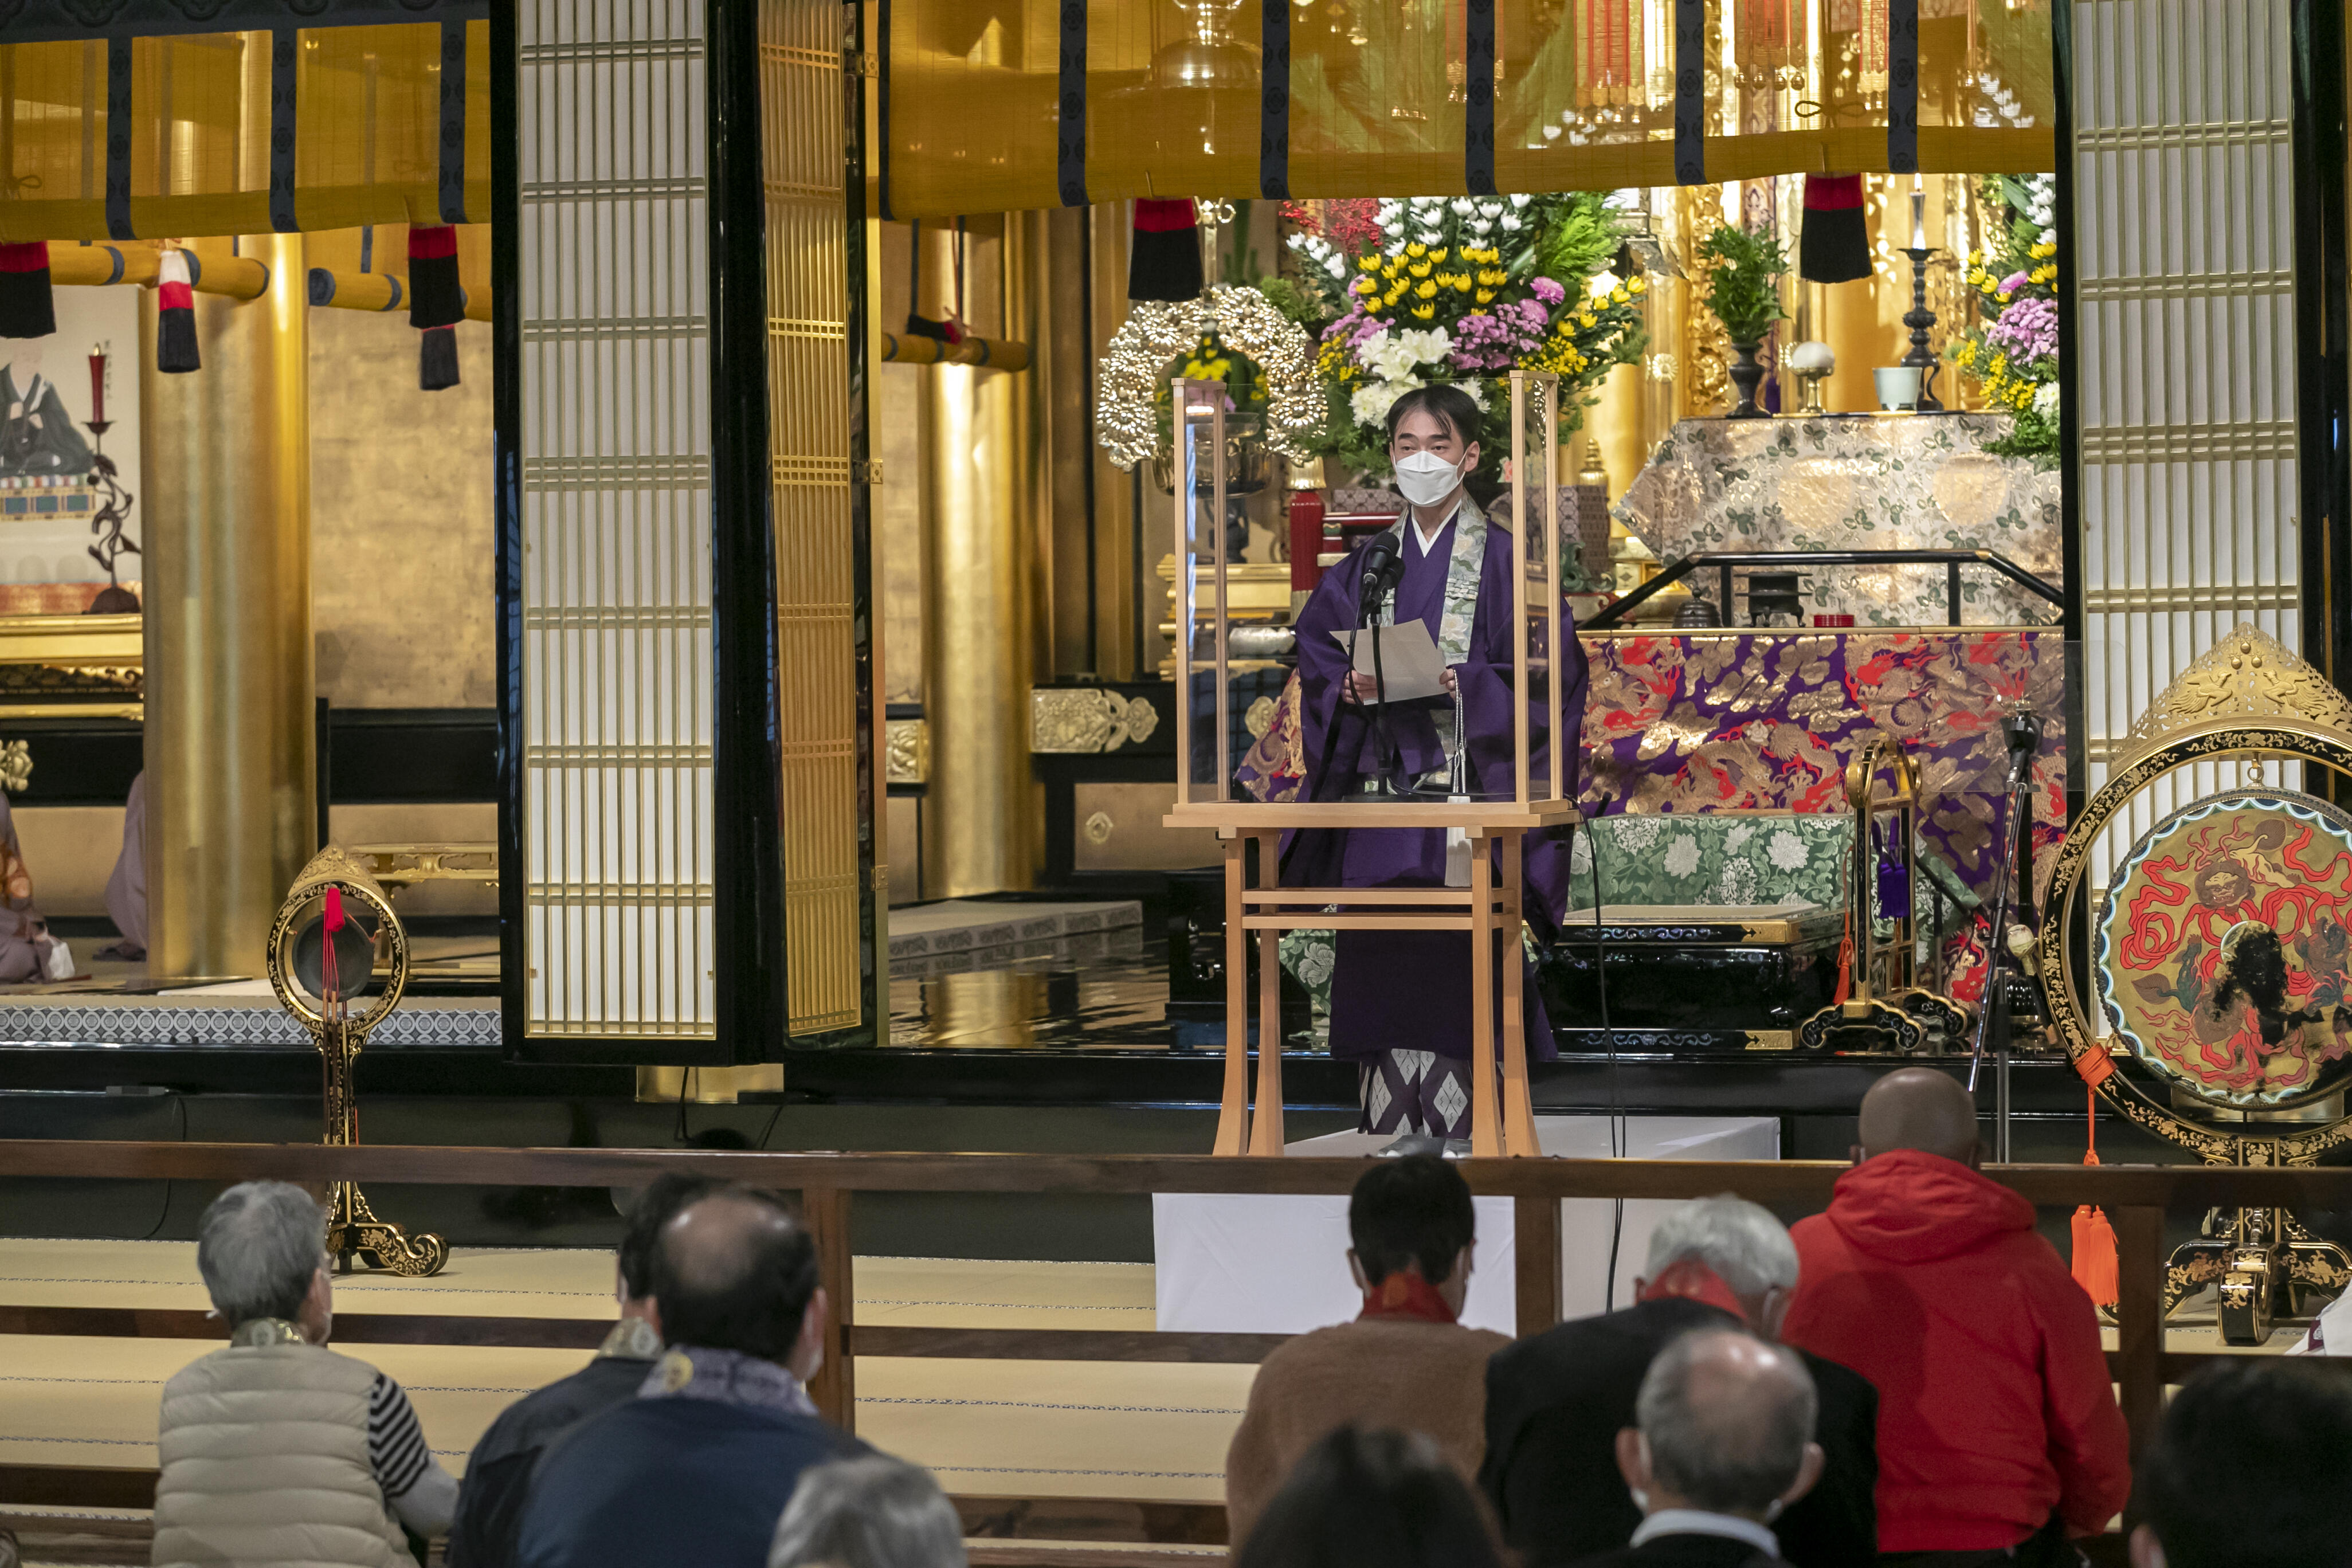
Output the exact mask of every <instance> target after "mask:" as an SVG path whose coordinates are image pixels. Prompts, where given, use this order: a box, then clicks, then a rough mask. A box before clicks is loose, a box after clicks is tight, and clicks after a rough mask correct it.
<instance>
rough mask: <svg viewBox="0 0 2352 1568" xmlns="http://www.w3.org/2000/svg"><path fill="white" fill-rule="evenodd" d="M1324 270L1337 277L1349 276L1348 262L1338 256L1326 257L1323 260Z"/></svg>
mask: <svg viewBox="0 0 2352 1568" xmlns="http://www.w3.org/2000/svg"><path fill="white" fill-rule="evenodd" d="M1323 270H1324V271H1326V272H1328V273H1329V274H1330V275H1331V276H1332V277H1333V278H1335V279H1341V278H1345V277H1347V276H1348V263H1347V262H1346V261H1345V260H1344V259H1343V258H1339V257H1337V256H1330V257H1326V258H1324V260H1323Z"/></svg>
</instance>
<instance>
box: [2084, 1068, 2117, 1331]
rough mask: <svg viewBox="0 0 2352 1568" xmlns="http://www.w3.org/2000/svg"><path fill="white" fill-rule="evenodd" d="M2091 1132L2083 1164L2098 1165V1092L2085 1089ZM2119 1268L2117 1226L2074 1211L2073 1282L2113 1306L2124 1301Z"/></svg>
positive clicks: (2087, 1211)
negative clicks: (2117, 1261) (2117, 1260)
mask: <svg viewBox="0 0 2352 1568" xmlns="http://www.w3.org/2000/svg"><path fill="white" fill-rule="evenodd" d="M2084 1093H2085V1096H2086V1097H2087V1099H2088V1100H2089V1101H2090V1105H2089V1111H2090V1121H2091V1131H2090V1134H2089V1136H2088V1137H2087V1138H2086V1139H2085V1140H2084V1149H2083V1163H2084V1164H2085V1165H2095V1164H2097V1163H2099V1148H2098V1140H2099V1091H2098V1090H2097V1089H2095V1088H2086V1089H2085V1090H2084ZM2120 1273H2121V1271H2120V1269H2119V1268H2118V1266H2117V1264H2116V1227H2115V1226H2111V1225H2109V1224H2108V1223H2107V1215H2106V1211H2105V1210H2104V1209H2100V1208H2095V1207H2093V1206H2092V1205H2089V1204H2084V1205H2081V1206H2080V1207H2078V1208H2077V1209H2075V1211H2074V1283H2075V1284H2077V1285H2080V1286H2081V1287H2082V1288H2083V1292H2084V1295H2087V1296H2088V1297H2090V1298H2091V1300H2092V1302H2093V1303H2094V1304H2095V1305H2097V1306H2101V1307H2112V1306H2114V1305H2115V1304H2116V1302H2118V1301H2120V1300H2122V1299H2123V1285H2122V1282H2121V1279H2120Z"/></svg>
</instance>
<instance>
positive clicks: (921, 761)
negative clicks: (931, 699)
mask: <svg viewBox="0 0 2352 1568" xmlns="http://www.w3.org/2000/svg"><path fill="white" fill-rule="evenodd" d="M882 759H883V777H884V780H885V782H887V783H889V784H929V783H930V782H931V726H930V721H929V720H925V719H891V720H887V721H884V723H883V725H882Z"/></svg>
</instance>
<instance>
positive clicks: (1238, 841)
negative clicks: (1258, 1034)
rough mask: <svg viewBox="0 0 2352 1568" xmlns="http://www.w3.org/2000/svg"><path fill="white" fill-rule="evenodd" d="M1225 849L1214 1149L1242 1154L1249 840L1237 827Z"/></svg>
mask: <svg viewBox="0 0 2352 1568" xmlns="http://www.w3.org/2000/svg"><path fill="white" fill-rule="evenodd" d="M1223 847H1224V851H1225V1092H1224V1099H1223V1103H1221V1104H1220V1105H1219V1106H1218V1108H1217V1146H1216V1148H1215V1150H1214V1151H1213V1152H1215V1153H1219V1154H1240V1153H1243V1152H1246V1151H1247V1149H1248V1147H1249V933H1248V932H1247V931H1244V930H1243V929H1242V914H1243V910H1244V908H1245V906H1244V904H1243V902H1242V891H1243V888H1244V879H1246V877H1247V875H1248V872H1249V864H1248V861H1247V860H1246V859H1245V858H1244V856H1245V855H1246V853H1247V851H1248V847H1249V840H1248V839H1247V838H1244V837H1242V836H1241V835H1240V834H1238V833H1236V834H1234V835H1233V836H1232V837H1228V838H1226V839H1225V840H1224V841H1223Z"/></svg>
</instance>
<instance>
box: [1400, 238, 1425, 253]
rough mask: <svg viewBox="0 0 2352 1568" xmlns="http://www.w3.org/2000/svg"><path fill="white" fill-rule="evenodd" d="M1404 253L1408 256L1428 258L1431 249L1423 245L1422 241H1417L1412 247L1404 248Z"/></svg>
mask: <svg viewBox="0 0 2352 1568" xmlns="http://www.w3.org/2000/svg"><path fill="white" fill-rule="evenodd" d="M1404 253H1405V254H1406V255H1407V256H1427V255H1428V254H1429V247H1427V246H1425V245H1423V244H1422V243H1421V241H1419V240H1417V239H1416V240H1414V241H1413V242H1412V244H1411V245H1408V246H1406V247H1404Z"/></svg>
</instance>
